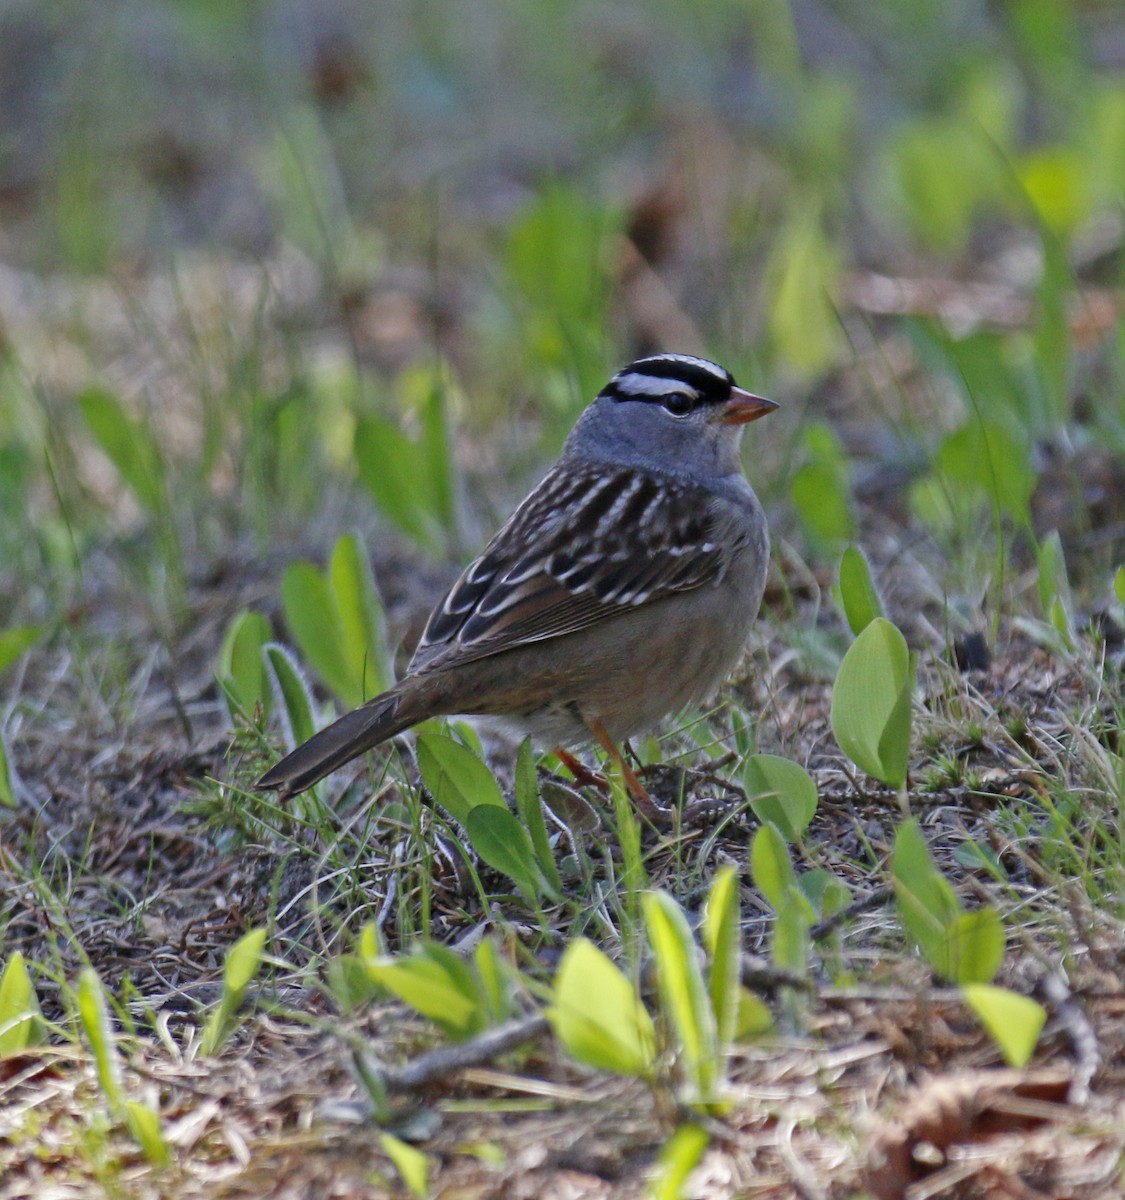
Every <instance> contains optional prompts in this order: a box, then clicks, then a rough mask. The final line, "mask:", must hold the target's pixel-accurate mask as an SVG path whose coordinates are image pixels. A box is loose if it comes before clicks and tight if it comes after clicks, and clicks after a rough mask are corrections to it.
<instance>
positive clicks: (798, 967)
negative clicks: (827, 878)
mask: <svg viewBox="0 0 1125 1200" xmlns="http://www.w3.org/2000/svg"><path fill="white" fill-rule="evenodd" d="M810 923H811V914H810V912H809V907H808V901H807V900H806V899H805V898H804V896H803V895H801V893H800V891H799V890H798V889H797V888H795V887H792V888H790V889H789V890H788V891H787V892H786V894H785V899H784V900H783V902H782V904H781V907H780V908H779V909H778V910H777V922H776V924H775V925H774V927H773V946H772V953H771V957H772V958H773V961H774V963H775V965H776V966H778V967H780V968H781V969H782V970H784V971H804V970H805V968H806V967H807V966H808V961H809V925H810Z"/></svg>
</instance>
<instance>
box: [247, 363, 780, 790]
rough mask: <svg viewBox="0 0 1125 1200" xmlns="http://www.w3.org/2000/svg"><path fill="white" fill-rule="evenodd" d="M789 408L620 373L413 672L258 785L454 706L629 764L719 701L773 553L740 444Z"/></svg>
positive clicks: (684, 378) (661, 371)
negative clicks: (662, 726)
mask: <svg viewBox="0 0 1125 1200" xmlns="http://www.w3.org/2000/svg"><path fill="white" fill-rule="evenodd" d="M776 407H777V405H776V404H774V402H773V401H772V400H765V399H762V398H761V397H760V396H754V395H751V394H750V393H749V392H744V391H742V389H741V388H738V387H736V386H735V383H734V380H733V378H732V377H731V374H730V372H729V371H726V370H724V369H723V368H722V367H720V366H718V365H717V364H716V363H713V362H709V361H707V360H706V359H702V358H692V357H690V356H688V355H683V354H657V355H654V356H652V357H650V358H642V359H638V360H637V361H636V362H634V363H631V364H630V365H629V366H627V367H625V368H623V369H622V370H620V371H618V372H617V374H616V375H614V376H613V378H612V379H611V380H610V381H609V383H608V384H606V386H605V387H604V388H603V389H602V391H601V392H600V393H599V394H598V396H597V398H596V399H595V400H594V402H593V403H592V404H591V405H590V406H589V407H588V408H587V409H586V411H585V412H584V413H583V414H582V416H581V417H580V418H579V420H578V423H577V424H576V425H575V427H574V429H573V430H572V431H571V434H570V437H569V438H567V441H566V445H565V446H564V447H563V452H562V455H561V457H560V458H559V461H558V462H557V463H556V464H555V466H554V467H553V468H552V469H551V471H550V472H549V473H548V474H547V476H546V477H545V478H544V480H543V481H542V483H540V484H539V486H538V487H537V488H536V489H535V490H534V491H533V492H532V493H531V495H529V496H528V497H527V499H526V500H524V502H523V503H522V504H521V505H520V506H519V508H517V509H516V511H515V512H514V513H513V514H512V516H511V517H510V518H509V519H508V521H507V522H506V523H505V525H504V527H503V528H502V529H501V530H500V532H499V533H497V534H496V536H495V537H494V538H493V539H492V541H491V542H489V544H488V545H487V547H485V550H484V552H483V554H481V556H480V557H479V558H478V559H476V560H475V561H474V562H472V563H470V564H469V566H468V567H467V568H466V569H465V571H464V573H463V574H462V575H461V578H460V579H458V580H457V582H456V583H455V584H454V585H453V587H452V588H450V590H449V592H448V594H447V595H446V596H445V599H444V600H442V602H441V603H440V604H439V605H438V606H437V607H436V608H435V609H434V611H433V613H432V614H431V615H430V619H429V622H428V623H427V625H426V629H425V632H424V633H423V635H422V640H421V642H420V643H419V645H418V648H417V650H416V651H415V653H414V657H413V659H412V660H411V662H410V666H409V668H408V670H407V673H406V676H405V678H404V679H403V680H402V681H401V682H400V683H397V684H395V686H394V687H392V688H391V689H390V690H389V691H386V692H384V693H383V694H382V695H380V696H376V697H375V698H374V699H373V700H369V701H368V702H367V703H366V704H364V705H362V706H361V707H360V708H357V709H354V710H353V711H352V712H350V713H348V714H347V715H346V716H344V717H341V718H340V719H339V720H338V721H336V722H335V723H334V724H332V725H329V726H328V727H327V728H326V729H323V730H321V731H320V732H319V733H318V734H316V735H315V736H314V737H312V738H310V739H309V740H308V741H307V742H305V743H304V745H302V746H298V747H297V749H296V750H294V751H293V752H292V753H291V754H288V755H286V757H285V758H283V759H282V760H281V761H280V762H279V763H278V764H277V765H276V766H274V767H272V768H271V769H270V770H269V771H267V772H266V773H265V775H263V776H262V778H261V779H260V780H259V781H258V786H259V787H262V788H276V789H278V790H279V791H281V792H282V793H283V794H284V795H295V794H296V793H298V792H302V791H304V790H305V789H306V788H309V787H312V785H313V784H314V783H316V782H317V781H318V780H320V779H322V778H324V776H325V775H327V774H329V773H330V772H331V771H334V770H336V769H337V768H338V767H342V766H343V765H344V764H345V763H346V762H348V761H350V760H351V759H353V758H355V757H356V755H358V754H362V753H363V751H365V750H368V749H370V748H371V747H372V746H376V745H378V744H379V743H380V742H383V741H386V739H387V738H389V737H392V736H394V735H395V734H396V733H400V732H401V731H402V730H404V729H407V728H409V727H410V726H411V725H416V724H418V722H420V721H424V720H426V719H427V718H428V717H434V716H440V715H451V714H466V715H467V714H490V715H493V716H500V717H503V718H506V719H508V720H509V721H511V722H513V723H515V724H516V725H517V726H518V727H519V728H521V729H523V730H524V731H526V732H530V733H531V734H532V736H533V737H534V738H535V739H536V740H537V741H539V742H540V743H542V744H545V745H547V746H558V745H574V744H577V743H582V742H588V741H590V740H591V739H594V740H597V741H598V742H599V743H600V744H601V745H602V746H603V747H604V748H605V749H606V750H607V751H609V752H610V753H611V754H613V755H614V757H616V758H617V759H618V760H619V761H620V754H619V752H618V751H617V750H616V746H615V743H617V742H618V741H620V740H621V739H623V738H627V737H629V736H630V735H631V734H634V733H637V732H639V731H641V730H643V729H647V728H649V727H650V726H652V725H654V724H655V723H656V722H657V721H658V720H659V719H660V718H661V717H663V716H665V715H666V714H668V713H672V712H676V711H678V710H679V709H681V708H684V707H685V706H687V705H689V704H691V703H693V702H696V701H699V700H702V699H704V698H706V697H707V696H708V695H709V694H710V693H712V692H713V691H714V690H715V689H716V688H717V687H718V686H719V684H721V683H722V682H723V680H724V679H725V678H726V676H727V675H728V674H729V672H730V671H731V669H732V668H733V667H734V665H735V663H736V662H737V660H738V658H739V655H740V653H741V651H742V648H743V645H744V644H745V642H746V638H747V635H748V633H749V631H750V626H751V624H752V622H753V620H754V618H755V616H756V615H757V612H758V606H759V604H760V603H761V599H762V589H763V587H764V584H765V578H766V566H767V561H768V558H769V533H768V531H767V528H766V519H765V515H764V514H763V512H762V509H761V506H760V505H759V503H758V499H757V497H756V496H755V495H754V492H753V490H752V489H751V487H750V485H749V484H748V483H747V482H746V479H745V477H744V476H743V474H742V470H741V466H740V462H739V446H740V443H741V440H742V427H743V425H745V424H746V423H747V422H749V421H754V420H756V419H757V418H758V417H762V416H765V415H766V413H769V412H772V411H773V409H775V408H776ZM626 778H627V779H629V781H630V786H631V787H633V788H634V791H635V793H636V791H637V788H639V785H637V784H636V780H635V779H633V778H632V777H631V774H630V773H628V772H627V773H626ZM640 792H641V793H643V789H640ZM638 798H640V796H638Z"/></svg>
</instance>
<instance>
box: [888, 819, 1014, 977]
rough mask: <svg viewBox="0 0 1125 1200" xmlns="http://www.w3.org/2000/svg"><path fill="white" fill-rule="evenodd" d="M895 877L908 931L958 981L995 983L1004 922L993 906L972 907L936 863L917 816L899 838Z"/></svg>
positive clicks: (936, 965)
mask: <svg viewBox="0 0 1125 1200" xmlns="http://www.w3.org/2000/svg"><path fill="white" fill-rule="evenodd" d="M891 872H892V881H893V884H894V890H895V898H896V900H897V901H898V909H899V915H900V916H901V918H902V923H903V927H904V928H905V930H906V933H907V935H908V936H909V937H910V939H911V940H912V941H913V942H914V943H915V944H916V945H917V947H918V949H919V950H921V952H922V955H923V956H924V958H925V959H926V961H927V962H928V963H929V964H930V966H931V967H932V968H933V969H934V970H935V971H936V972H937V973H938V974H939V975H941V976H942V977H943V978H945V979H948V980H950V982H952V983H961V984H965V983H990V982H991V981H992V979H993V977H994V976H995V974H996V972H997V971H998V970H999V969H1000V964H1001V962H1002V961H1003V959H1004V927H1003V924H1002V923H1001V920H1000V914H999V913H998V912H997V911H996V909H994V908H992V907H984V908H978V909H976V910H974V911H972V912H966V911H965V909H964V907H963V906H962V904H961V901H960V900H959V899H958V898H957V893H956V892H954V890H953V887H952V886H951V884H950V883H949V881H948V880H947V879H946V878H945V877H944V876H943V875H942V873H941V872H940V871H939V870H938V869H937V867H936V866H935V865H934V862H933V859H932V858H931V857H930V852H929V850H928V849H927V848H926V843H925V840H924V839H923V837H922V831H921V828H920V827H919V825H918V822H917V821H913V820H911V821H906V822H904V823H903V825H902V826H901V827H900V828H899V831H898V834H897V835H896V837H895V847H894V855H893V858H892V861H891Z"/></svg>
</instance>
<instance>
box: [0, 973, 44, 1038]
mask: <svg viewBox="0 0 1125 1200" xmlns="http://www.w3.org/2000/svg"><path fill="white" fill-rule="evenodd" d="M42 1040H43V1020H42V1015H41V1013H40V1009H39V1000H38V997H37V996H36V995H35V988H34V986H33V985H32V982H31V976H30V974H29V973H28V970H27V964H26V963H25V962H24V957H23V955H22V954H21V953H20V952H19V951H18V950H15V951H13V952H12V955H11V957H10V958H9V959H8V962H7V965H6V966H5V967H4V973H3V975H0V1058H4V1057H6V1056H7V1055H9V1054H19V1053H21V1052H22V1051H24V1050H26V1049H27V1048H28V1047H29V1046H34V1045H37V1044H38V1043H39V1042H41V1041H42Z"/></svg>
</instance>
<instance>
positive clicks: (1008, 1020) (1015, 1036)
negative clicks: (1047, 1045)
mask: <svg viewBox="0 0 1125 1200" xmlns="http://www.w3.org/2000/svg"><path fill="white" fill-rule="evenodd" d="M961 994H962V995H963V996H964V997H965V1003H966V1004H967V1005H968V1006H969V1007H970V1008H971V1009H972V1010H973V1012H974V1013H975V1014H976V1016H977V1018H978V1020H979V1021H980V1023H981V1024H982V1025H983V1026H984V1027H985V1029H986V1030H988V1033H989V1034H990V1035H991V1037H992V1040H993V1041H994V1042H995V1043H996V1044H997V1046H999V1047H1000V1053H1001V1054H1003V1056H1004V1061H1005V1062H1006V1063H1007V1064H1008V1066H1010V1067H1017V1068H1022V1067H1026V1066H1027V1064H1028V1062H1030V1060H1031V1056H1032V1054H1034V1053H1035V1047H1036V1045H1038V1043H1039V1035H1040V1033H1042V1032H1043V1025H1044V1024H1045V1023H1046V1020H1047V1012H1046V1009H1044V1007H1043V1006H1042V1005H1041V1004H1039V1003H1037V1002H1036V1001H1034V1000H1032V999H1031V997H1030V996H1021V995H1020V994H1019V993H1018V992H1013V991H1009V990H1008V989H1007V988H1002V987H994V986H993V985H991V984H987V983H966V984H965V985H964V986H963V987H962V988H961Z"/></svg>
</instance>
